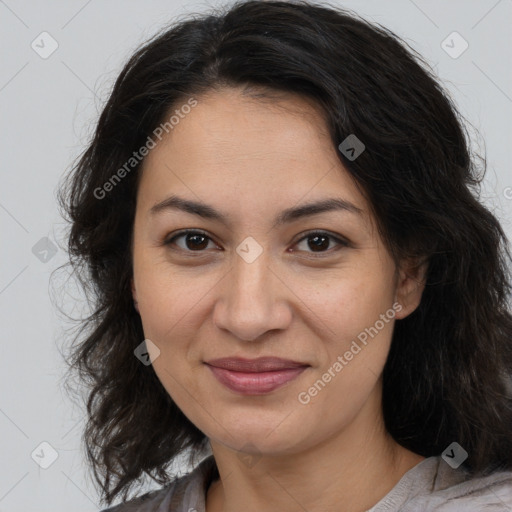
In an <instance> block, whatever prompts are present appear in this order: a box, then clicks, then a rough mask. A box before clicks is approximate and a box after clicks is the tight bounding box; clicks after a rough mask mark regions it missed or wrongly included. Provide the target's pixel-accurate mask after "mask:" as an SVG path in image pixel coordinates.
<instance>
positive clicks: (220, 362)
mask: <svg viewBox="0 0 512 512" xmlns="http://www.w3.org/2000/svg"><path fill="white" fill-rule="evenodd" d="M205 364H206V365H207V366H208V368H209V369H210V370H211V372H212V373H213V375H214V376H215V377H216V379H217V380H218V381H219V382H220V383H221V384H223V385H224V386H225V387H227V388H228V389H230V390H231V391H234V392H236V393H239V394H242V395H263V394H266V393H270V392H271V391H274V390H275V389H277V388H279V387H281V386H283V385H284V384H286V383H288V382H290V381H292V380H293V379H295V378H297V377H298V376H299V375H300V374H301V373H302V372H303V371H304V370H306V369H307V368H308V367H309V366H310V365H309V364H306V363H300V362H298V361H291V360H289V359H281V358H276V357H260V358H258V359H243V358H222V359H215V360H212V361H208V362H205Z"/></svg>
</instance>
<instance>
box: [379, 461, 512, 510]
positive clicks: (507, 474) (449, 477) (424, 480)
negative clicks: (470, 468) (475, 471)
mask: <svg viewBox="0 0 512 512" xmlns="http://www.w3.org/2000/svg"><path fill="white" fill-rule="evenodd" d="M400 484H402V485H401V486H400ZM399 487H401V489H400V490H401V492H400V493H399V494H401V496H400V498H401V499H400V501H402V500H403V501H402V503H403V508H400V510H401V511H403V512H417V511H418V510H425V511H428V512H458V511H464V512H482V511H483V510H485V511H489V512H510V511H511V510H512V472H511V471H495V472H493V473H490V474H487V475H485V476H471V475H470V474H469V473H468V472H467V471H465V470H464V469H462V468H461V467H459V468H457V469H453V468H452V467H450V466H449V465H448V464H447V463H446V462H444V461H443V459H442V458H441V457H440V456H439V457H430V458H428V459H425V460H424V461H423V462H421V463H420V464H418V465H417V466H416V467H414V468H413V469H411V470H410V471H409V472H407V473H406V474H405V475H404V477H403V478H402V480H401V481H400V482H399V485H398V486H397V487H396V488H395V489H398V488H399ZM395 489H394V490H395ZM392 493H393V491H392ZM392 493H390V494H392ZM397 498H398V496H397ZM380 510H383V511H384V510H387V509H386V508H382V509H380V508H378V507H377V508H375V512H377V511H379V512H380ZM372 511H373V509H372Z"/></svg>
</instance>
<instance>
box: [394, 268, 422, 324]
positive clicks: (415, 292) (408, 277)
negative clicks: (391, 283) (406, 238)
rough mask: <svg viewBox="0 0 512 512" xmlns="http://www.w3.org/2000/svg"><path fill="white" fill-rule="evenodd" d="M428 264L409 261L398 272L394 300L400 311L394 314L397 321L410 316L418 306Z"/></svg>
mask: <svg viewBox="0 0 512 512" xmlns="http://www.w3.org/2000/svg"><path fill="white" fill-rule="evenodd" d="M427 271H428V262H427V261H423V262H421V261H418V260H414V261H411V260H409V261H408V262H407V263H406V264H405V265H401V268H400V269H399V271H398V283H397V288H396V296H395V299H396V300H397V301H398V302H399V303H400V304H401V306H402V309H401V310H400V311H397V312H396V315H395V318H397V319H398V320H400V319H402V318H405V317H406V316H408V315H410V314H411V313H412V312H413V311H414V310H415V309H416V308H417V307H418V306H419V304H420V302H421V297H422V295H423V290H424V289H425V283H426V279H427Z"/></svg>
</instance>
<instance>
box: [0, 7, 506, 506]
mask: <svg viewBox="0 0 512 512" xmlns="http://www.w3.org/2000/svg"><path fill="white" fill-rule="evenodd" d="M333 3H336V2H334V0H333ZM337 4H338V5H341V6H345V7H348V8H350V9H354V10H355V11H357V12H358V13H359V14H361V15H363V16H365V17H366V18H368V19H370V20H374V21H375V22H378V23H381V24H383V25H384V26H386V27H388V28H390V29H392V30H394V31H395V32H396V33H398V34H399V35H400V36H402V37H404V38H405V39H406V40H407V41H408V42H409V43H410V44H411V45H412V46H413V47H414V48H416V49H417V50H418V51H420V53H422V54H423V55H424V56H425V57H426V58H427V60H428V61H429V62H430V64H431V65H432V66H433V67H434V69H435V70H436V72H437V73H438V75H439V77H440V78H441V79H442V81H443V82H444V83H445V85H446V87H447V88H448V90H449V91H450V92H451V94H452V95H453V97H454V99H455V101H456V104H457V105H458V106H459V108H460V110H461V111H462V113H463V115H464V116H465V117H466V118H467V119H468V120H469V121H470V122H471V123H472V124H473V125H474V126H475V127H476V129H477V130H479V132H480V135H481V139H480V141H477V144H478V145H479V146H480V147H481V148H483V145H482V144H483V143H482V140H485V144H486V155H487V162H488V174H487V178H486V181H485V187H484V193H483V196H484V198H485V201H486V202H487V204H488V205H489V206H490V207H491V208H492V209H493V211H495V212H496V214H497V215H498V217H499V218H500V219H501V220H502V222H503V225H504V227H505V230H506V232H507V233H508V236H509V237H510V235H511V232H512V230H511V222H510V219H511V218H512V215H511V213H512V188H507V187H512V175H511V173H510V164H511V154H512V152H511V143H512V138H511V132H512V129H511V125H512V121H511V119H512V78H511V71H510V69H511V68H510V55H511V47H512V41H511V39H512V36H511V31H510V27H511V21H512V1H511V0H500V1H496V0H473V1H468V0H458V1H454V0H452V1H450V2H446V1H443V0H436V1H426V0H415V1H413V0H394V1H386V2H383V1H377V0H374V1H369V0H368V1H366V0H359V1H345V2H338V3H337ZM215 5H219V3H217V2H209V3H205V2H194V3H190V2H180V1H177V0H174V1H169V0H151V1H144V2H142V1H139V2H136V1H126V0H125V1H121V0H109V1H100V0H90V1H85V0H73V1H56V0H54V1H45V2H37V1H35V0H30V1H19V0H5V1H2V0H0V34H1V35H0V37H1V40H2V41H1V42H2V44H1V47H2V65H1V67H0V108H1V118H0V119H1V125H2V131H1V133H2V136H1V138H0V144H1V151H0V158H1V167H0V168H1V178H2V179H1V188H0V222H1V233H2V238H1V240H2V243H1V246H0V247H1V249H0V251H1V258H2V259H1V262H2V263H1V266H0V310H1V314H2V322H1V327H2V358H1V371H0V386H1V387H0V389H1V396H0V434H1V435H0V450H1V451H0V461H1V467H0V512H30V511H34V512H35V511H38V512H39V511H41V510H51V511H54V512H57V511H68V510H73V511H74V512H81V511H94V510H98V508H99V507H98V505H97V504H98V503H99V501H98V494H97V492H96V490H95V488H94V486H93V485H92V478H91V473H90V472H89V471H88V469H87V467H86V466H85V462H84V457H83V454H82V452H81V444H80V443H81V441H80V435H81V429H82V426H83V423H82V422H83V417H84V414H83V411H81V410H80V409H79V408H78V407H76V406H74V405H73V404H72V402H71V401H70V400H69V399H68V398H67V396H66V395H65V393H64V391H63V389H62V376H63V372H64V366H63V363H62V360H61V358H60V355H59V351H58V346H59V345H60V344H61V343H62V342H63V340H65V336H66V333H65V329H66V328H69V325H67V324H66V323H65V322H64V320H63V318H62V317H60V316H59V315H58V314H57V312H56V311H55V308H54V307H53V306H52V303H51V301H50V296H49V277H50V272H51V271H52V270H53V269H55V268H56V267H58V266H59V265H61V264H62V263H64V262H65V261H66V255H65V253H64V252H63V251H62V250H61V249H58V251H57V253H56V254H55V255H54V256H53V257H51V258H50V259H49V260H48V261H47V262H46V263H44V262H43V261H41V260H40V257H42V253H41V251H39V257H37V256H36V254H34V253H33V251H32V248H33V247H34V245H35V244H36V243H38V242H39V241H40V240H41V239H42V238H44V237H47V238H49V239H50V240H51V241H52V242H53V243H54V244H55V246H58V245H59V244H60V245H61V246H63V244H65V241H64V240H63V238H62V237H63V227H64V224H63V221H62V219H61V218H60V217H59V215H58V211H57V207H56V201H55V188H56V186H57V184H58V181H59V179H60V178H61V176H62V175H63V173H64V172H65V171H66V170H67V169H68V168H69V166H70V165H71V163H72V161H73V159H74V158H75V157H77V156H78V154H79V153H80V152H81V151H82V150H83V147H84V144H86V143H87V141H88V137H89V135H90V134H91V133H92V129H93V127H94V121H95V120H96V119H97V116H98V113H99V111H100V109H101V107H102V105H103V102H104V101H105V100H106V98H107V94H108V92H109V90H110V87H111V85H112V82H113V80H114V79H115V78H116V76H117V74H118V73H119V71H120V69H121V65H122V64H123V63H124V62H125V60H126V59H127V58H128V57H129V55H130V54H131V53H132V52H133V51H134V50H135V49H136V48H137V47H138V45H140V43H141V42H142V41H143V40H145V39H146V38H148V37H149V36H151V35H152V34H153V33H154V32H156V31H157V29H159V28H160V27H161V26H162V25H163V24H166V23H167V22H169V21H171V20H172V19H173V18H175V17H176V16H179V17H180V18H181V17H184V16H185V15H186V14H187V13H190V12H201V11H204V10H207V9H208V7H209V6H215ZM43 31H47V32H48V33H49V34H51V36H52V37H53V38H54V39H55V40H56V41H57V43H58V45H59V46H58V49H57V50H56V51H55V52H54V53H53V54H52V55H51V56H50V57H48V58H47V59H43V58H41V57H40V56H39V55H38V54H37V53H36V52H35V51H34V50H33V49H32V47H31V43H32V41H34V40H36V42H37V41H40V38H39V35H40V34H41V32H43ZM453 31H457V32H459V33H460V34H461V35H462V37H463V38H464V39H465V40H467V42H468V44H469V47H468V49H467V50H466V51H465V52H464V53H463V54H462V55H460V57H458V58H456V59H454V58H452V57H450V56H449V55H448V54H447V53H446V52H445V51H444V50H443V48H442V47H441V42H442V41H443V40H445V38H446V37H447V36H448V35H449V34H450V33H452V32H453ZM39 44H40V45H41V43H39ZM456 44H458V43H454V45H455V47H456V48H457V46H456ZM46 48H48V46H46ZM48 256H51V253H49V254H48ZM79 296H80V294H79V292H75V293H73V291H72V290H71V291H70V292H69V295H66V296H61V298H60V300H59V301H60V303H61V304H63V306H65V309H66V311H67V312H69V313H73V312H75V313H77V312H79V310H80V307H78V306H77V305H76V303H75V301H74V298H73V297H79ZM43 441H46V442H47V443H49V444H50V445H51V446H52V447H53V449H54V450H55V451H56V453H57V454H58V457H57V459H56V460H55V462H54V463H53V464H51V465H50V466H49V467H48V468H47V469H42V468H41V467H40V466H39V465H38V464H36V462H35V461H34V460H33V459H32V458H31V454H32V453H33V451H34V450H35V449H38V450H36V453H38V454H39V456H40V458H39V460H43V459H44V458H45V457H49V456H50V454H51V450H48V449H47V448H46V449H45V448H44V447H43V451H42V452H41V448H38V447H39V445H40V443H41V442H43ZM36 458H37V457H36ZM47 460H48V459H47ZM185 469H188V468H185V467H184V466H181V470H185ZM148 485H149V486H148ZM148 485H146V486H145V487H144V489H147V488H149V487H156V486H155V484H151V483H149V484H148Z"/></svg>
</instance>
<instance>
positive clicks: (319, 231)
mask: <svg viewBox="0 0 512 512" xmlns="http://www.w3.org/2000/svg"><path fill="white" fill-rule="evenodd" d="M187 234H194V235H203V236H204V237H206V238H208V239H209V240H211V241H212V242H214V243H216V242H215V240H214V238H213V237H212V236H210V235H209V234H208V233H207V232H206V231H204V230H202V229H199V228H187V229H182V230H180V231H177V232H176V233H173V234H172V237H171V238H166V239H165V240H164V242H163V245H171V244H172V242H173V241H174V240H175V239H177V238H179V237H180V236H183V235H187ZM311 235H324V236H326V237H328V238H330V239H332V240H334V241H335V242H336V243H337V244H338V245H340V246H342V247H348V246H350V242H349V241H348V240H347V239H345V238H344V237H342V236H341V235H338V234H334V233H331V232H329V231H326V230H323V229H310V230H308V231H304V232H302V233H299V234H298V235H297V237H296V240H295V241H294V242H293V245H297V244H298V243H299V242H302V241H303V240H304V239H305V238H307V237H308V236H311ZM178 250H181V251H183V252H186V253H189V254H193V253H196V254H201V253H204V252H206V251H205V250H201V251H190V250H185V249H181V247H180V248H178ZM335 250H336V249H329V250H327V251H320V252H318V253H315V252H311V253H309V254H311V255H313V256H316V255H318V256H319V257H321V255H331V254H332V253H333V251H335ZM294 252H300V251H294Z"/></svg>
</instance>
